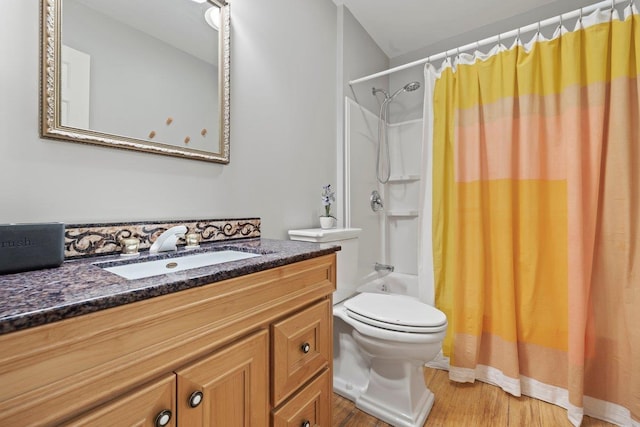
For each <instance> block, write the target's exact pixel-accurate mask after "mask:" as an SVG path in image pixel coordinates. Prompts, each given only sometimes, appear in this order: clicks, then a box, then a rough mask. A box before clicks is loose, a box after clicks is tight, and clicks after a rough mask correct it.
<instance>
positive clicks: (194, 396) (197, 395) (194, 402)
mask: <svg viewBox="0 0 640 427" xmlns="http://www.w3.org/2000/svg"><path fill="white" fill-rule="evenodd" d="M200 403H202V392H201V391H194V392H193V393H191V396H189V406H191V407H192V408H195V407H197V406H198V405H199V404H200Z"/></svg>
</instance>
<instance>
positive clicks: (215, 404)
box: [176, 331, 269, 427]
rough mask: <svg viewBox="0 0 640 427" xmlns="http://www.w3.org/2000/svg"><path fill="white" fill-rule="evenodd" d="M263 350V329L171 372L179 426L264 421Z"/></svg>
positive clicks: (238, 426) (227, 426)
mask: <svg viewBox="0 0 640 427" xmlns="http://www.w3.org/2000/svg"><path fill="white" fill-rule="evenodd" d="M268 353H269V341H268V333H267V331H262V332H258V333H256V334H254V335H252V336H250V337H248V338H246V339H243V340H241V341H239V342H237V343H234V344H232V345H230V346H229V347H227V348H224V349H222V350H219V351H216V352H215V353H214V354H213V355H211V356H209V357H206V358H204V359H201V360H200V361H197V362H194V363H193V364H191V365H188V366H187V367H186V368H184V369H181V370H179V371H176V374H177V380H178V393H177V399H178V402H177V406H178V425H179V426H189V427H199V426H203V427H204V426H207V427H208V426H220V427H245V426H246V427H248V426H253V427H259V426H266V425H268V423H269V406H268V404H269V403H268V390H269V388H268V384H269V377H268V367H269V365H268V363H269V360H268Z"/></svg>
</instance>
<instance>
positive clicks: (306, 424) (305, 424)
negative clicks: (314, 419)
mask: <svg viewBox="0 0 640 427" xmlns="http://www.w3.org/2000/svg"><path fill="white" fill-rule="evenodd" d="M300 427H311V423H310V422H309V421H308V420H305V421H303V422H302V424H300Z"/></svg>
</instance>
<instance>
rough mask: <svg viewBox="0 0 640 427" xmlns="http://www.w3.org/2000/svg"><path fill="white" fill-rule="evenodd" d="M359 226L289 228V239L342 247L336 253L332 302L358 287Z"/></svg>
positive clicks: (341, 298) (340, 299)
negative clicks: (334, 288)
mask: <svg viewBox="0 0 640 427" xmlns="http://www.w3.org/2000/svg"><path fill="white" fill-rule="evenodd" d="M361 231H362V229H360V228H328V229H325V228H309V229H304V230H289V238H290V239H291V240H299V241H303V242H314V243H319V244H320V245H327V246H335V245H339V246H340V247H341V248H342V249H341V250H340V251H339V252H338V253H337V267H336V268H337V271H336V291H335V292H334V293H333V303H334V304H337V303H339V302H340V301H342V300H344V299H346V298H348V297H350V296H351V295H353V294H354V293H356V289H357V288H358V278H357V275H358V236H359V235H360V232H361Z"/></svg>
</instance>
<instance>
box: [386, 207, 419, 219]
mask: <svg viewBox="0 0 640 427" xmlns="http://www.w3.org/2000/svg"><path fill="white" fill-rule="evenodd" d="M387 216H388V217H405V218H415V217H417V216H418V211H417V210H412V209H407V210H392V211H387Z"/></svg>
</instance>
